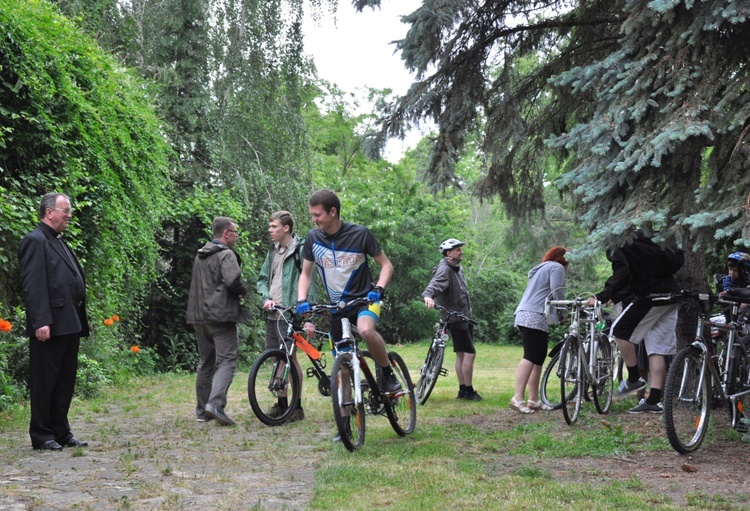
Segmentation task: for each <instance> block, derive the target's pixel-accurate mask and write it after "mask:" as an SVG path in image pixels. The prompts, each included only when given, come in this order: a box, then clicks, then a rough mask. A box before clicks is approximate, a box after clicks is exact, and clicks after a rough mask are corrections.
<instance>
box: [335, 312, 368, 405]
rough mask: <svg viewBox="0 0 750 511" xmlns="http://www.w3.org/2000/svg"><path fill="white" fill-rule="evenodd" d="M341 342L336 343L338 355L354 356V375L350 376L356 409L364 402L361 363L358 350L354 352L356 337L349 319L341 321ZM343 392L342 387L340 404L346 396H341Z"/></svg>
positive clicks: (339, 397)
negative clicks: (347, 354) (349, 354)
mask: <svg viewBox="0 0 750 511" xmlns="http://www.w3.org/2000/svg"><path fill="white" fill-rule="evenodd" d="M341 332H342V335H341V341H339V342H337V343H336V351H337V353H342V352H343V353H347V352H348V353H351V355H352V357H351V358H352V361H351V363H352V374H351V375H350V377H351V378H353V380H354V381H353V382H352V383H353V384H354V396H352V397H353V402H354V406H355V407H356V406H357V405H359V403H361V402H362V381H361V379H360V362H359V356H358V352H357V350H352V346H353V345H354V342H355V341H354V335H352V325H351V323H350V322H349V319H348V318H342V319H341ZM341 392H342V386H341V385H340V386H339V396H338V400H339V402H343V399H344V396H343V395H342V394H341Z"/></svg>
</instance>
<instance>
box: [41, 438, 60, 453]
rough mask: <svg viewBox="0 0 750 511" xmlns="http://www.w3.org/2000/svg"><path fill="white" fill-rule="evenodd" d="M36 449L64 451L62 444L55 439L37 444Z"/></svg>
mask: <svg viewBox="0 0 750 511" xmlns="http://www.w3.org/2000/svg"><path fill="white" fill-rule="evenodd" d="M34 449H36V450H37V451H62V445H60V444H58V443H57V442H55V441H54V440H47V441H45V442H43V443H41V444H39V445H35V446H34Z"/></svg>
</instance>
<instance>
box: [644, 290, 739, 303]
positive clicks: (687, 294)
mask: <svg viewBox="0 0 750 511" xmlns="http://www.w3.org/2000/svg"><path fill="white" fill-rule="evenodd" d="M646 298H648V299H649V300H651V301H652V302H663V303H680V302H684V301H685V300H698V301H701V302H708V303H709V304H711V305H713V304H715V303H719V304H724V305H734V304H737V303H750V289H747V288H735V289H730V290H728V291H727V292H726V294H725V295H724V296H719V295H718V294H713V293H701V292H694V291H689V290H687V289H683V290H682V291H680V292H679V293H652V294H650V295H646Z"/></svg>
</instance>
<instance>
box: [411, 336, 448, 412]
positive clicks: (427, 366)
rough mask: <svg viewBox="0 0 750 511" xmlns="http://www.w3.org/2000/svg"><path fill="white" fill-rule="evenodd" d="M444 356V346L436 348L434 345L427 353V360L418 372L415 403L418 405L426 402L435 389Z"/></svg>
mask: <svg viewBox="0 0 750 511" xmlns="http://www.w3.org/2000/svg"><path fill="white" fill-rule="evenodd" d="M444 356H445V346H436V345H435V344H434V343H433V345H432V346H430V351H428V352H427V359H426V360H425V361H424V365H423V366H422V368H421V369H420V370H419V373H420V374H419V380H418V381H417V401H418V402H419V404H420V405H423V404H425V403H426V402H427V399H428V398H429V397H430V394H432V389H433V388H435V383H436V382H437V379H438V376H440V369H442V367H443V357H444Z"/></svg>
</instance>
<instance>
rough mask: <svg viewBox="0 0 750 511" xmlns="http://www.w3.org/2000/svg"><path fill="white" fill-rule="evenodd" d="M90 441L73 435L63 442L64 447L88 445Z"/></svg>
mask: <svg viewBox="0 0 750 511" xmlns="http://www.w3.org/2000/svg"><path fill="white" fill-rule="evenodd" d="M88 445H89V443H88V442H83V441H81V440H78V439H77V438H76V437H74V436H72V437H70V440H68V441H67V442H64V443H63V446H64V447H88Z"/></svg>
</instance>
